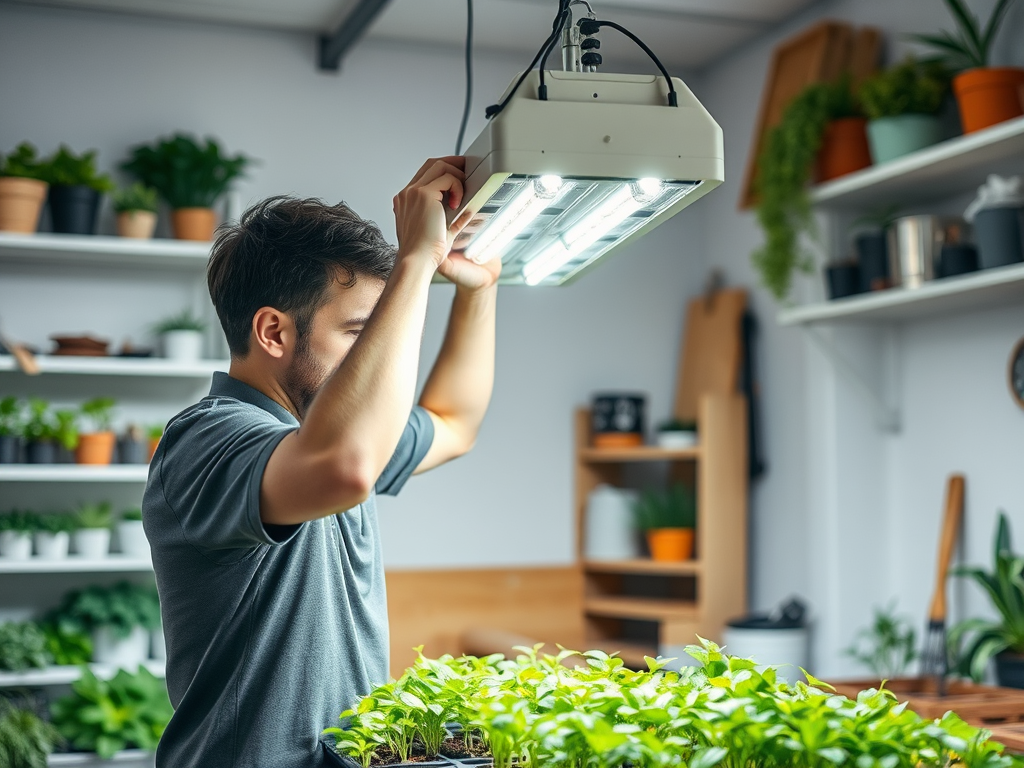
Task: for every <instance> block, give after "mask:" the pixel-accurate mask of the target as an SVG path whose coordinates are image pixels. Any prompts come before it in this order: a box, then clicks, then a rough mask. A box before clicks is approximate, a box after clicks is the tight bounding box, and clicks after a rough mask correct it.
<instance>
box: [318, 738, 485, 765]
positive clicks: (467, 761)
mask: <svg viewBox="0 0 1024 768" xmlns="http://www.w3.org/2000/svg"><path fill="white" fill-rule="evenodd" d="M320 744H321V746H322V747H323V750H324V762H325V765H329V766H334V768H362V766H361V765H360V764H359V763H358V762H357V761H355V760H353V759H352V758H351V757H349V756H348V755H340V754H338V753H337V752H336V751H335V750H334V745H333V744H330V743H328V742H327V741H321V742H320ZM492 765H494V760H492V759H491V758H489V757H466V758H458V759H457V758H454V757H443V756H438V757H437V758H436V759H434V760H422V761H420V762H418V763H388V764H387V765H386V766H378V768H489V767H490V766H492Z"/></svg>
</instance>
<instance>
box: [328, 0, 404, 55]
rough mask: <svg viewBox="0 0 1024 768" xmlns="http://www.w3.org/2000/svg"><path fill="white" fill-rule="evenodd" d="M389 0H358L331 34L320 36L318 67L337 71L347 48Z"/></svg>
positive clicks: (355, 40)
mask: <svg viewBox="0 0 1024 768" xmlns="http://www.w3.org/2000/svg"><path fill="white" fill-rule="evenodd" d="M388 2H390V0H359V1H358V2H357V3H356V4H355V7H354V8H353V9H352V11H351V12H350V13H349V14H348V16H346V17H345V20H344V21H342V22H341V24H339V25H338V29H337V30H336V31H335V32H334V34H333V35H322V36H321V37H320V60H319V62H318V64H319V67H320V69H322V70H327V71H330V72H337V71H338V70H339V69H340V68H341V60H342V58H343V57H344V56H345V54H346V53H348V51H349V49H350V48H351V47H352V46H354V45H355V44H356V43H358V42H359V40H360V38H361V37H362V36H363V35H364V34H366V30H367V29H369V27H370V25H371V24H372V23H373V20H374V19H376V18H377V16H379V15H380V12H381V11H383V10H384V8H385V7H386V6H387V4H388Z"/></svg>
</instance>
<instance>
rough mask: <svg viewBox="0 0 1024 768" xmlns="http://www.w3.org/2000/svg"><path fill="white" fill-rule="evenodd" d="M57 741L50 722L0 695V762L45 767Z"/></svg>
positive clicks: (17, 767) (8, 766) (21, 767)
mask: <svg viewBox="0 0 1024 768" xmlns="http://www.w3.org/2000/svg"><path fill="white" fill-rule="evenodd" d="M61 741H62V740H61V737H60V734H59V733H58V732H57V729H56V728H55V727H54V726H53V725H51V724H50V723H47V722H45V721H43V720H42V719H41V718H40V717H39V716H38V715H37V714H35V713H34V712H32V711H31V710H28V709H20V708H18V707H15V706H13V705H12V704H10V703H9V702H7V701H5V700H2V699H0V766H3V767H4V768H46V765H47V757H48V756H49V755H50V753H52V752H53V750H54V749H55V748H56V747H57V745H59V744H60V743H61Z"/></svg>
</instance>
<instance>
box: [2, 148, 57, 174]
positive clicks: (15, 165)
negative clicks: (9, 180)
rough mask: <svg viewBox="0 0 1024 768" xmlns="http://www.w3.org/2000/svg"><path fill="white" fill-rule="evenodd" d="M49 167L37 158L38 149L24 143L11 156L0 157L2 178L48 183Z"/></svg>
mask: <svg viewBox="0 0 1024 768" xmlns="http://www.w3.org/2000/svg"><path fill="white" fill-rule="evenodd" d="M49 170H50V169H49V165H48V163H47V162H46V161H45V160H42V159H40V158H39V157H37V156H36V148H35V147H34V146H32V145H31V144H29V143H28V142H27V141H23V142H22V143H21V144H19V145H18V146H17V147H15V148H14V151H13V152H11V153H10V154H9V155H7V156H4V155H0V176H13V177H16V178H21V179H35V180H37V181H47V179H48V178H49Z"/></svg>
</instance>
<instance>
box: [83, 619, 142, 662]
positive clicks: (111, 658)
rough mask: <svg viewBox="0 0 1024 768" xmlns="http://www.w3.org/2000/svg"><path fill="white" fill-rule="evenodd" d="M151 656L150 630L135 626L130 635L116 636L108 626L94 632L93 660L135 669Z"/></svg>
mask: <svg viewBox="0 0 1024 768" xmlns="http://www.w3.org/2000/svg"><path fill="white" fill-rule="evenodd" d="M148 658H149V630H147V629H146V628H145V627H135V629H133V630H132V633H131V634H130V635H128V637H125V638H120V637H114V634H113V633H112V632H111V631H110V630H109V629H108V628H107V627H100V628H99V629H96V630H93V633H92V660H93V661H94V662H96V663H97V664H112V665H114V666H116V667H118V668H120V669H127V670H129V671H134V670H135V669H136V668H138V666H139V665H140V664H142V663H143V662H144V661H146V660H147V659H148Z"/></svg>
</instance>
